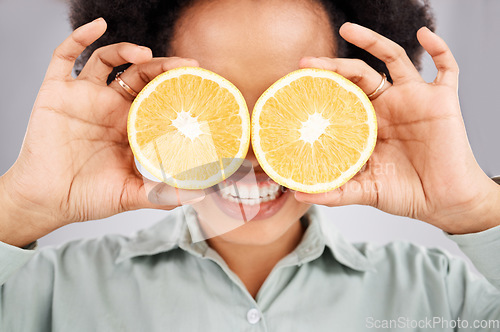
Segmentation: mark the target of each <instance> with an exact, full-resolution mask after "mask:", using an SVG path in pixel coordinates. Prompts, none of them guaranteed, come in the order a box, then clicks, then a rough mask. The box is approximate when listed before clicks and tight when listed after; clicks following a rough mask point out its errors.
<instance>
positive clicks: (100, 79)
mask: <svg viewBox="0 0 500 332" xmlns="http://www.w3.org/2000/svg"><path fill="white" fill-rule="evenodd" d="M152 57H153V52H151V49H149V48H147V47H143V46H138V45H135V44H131V43H125V42H124V43H118V44H113V45H108V46H104V47H101V48H99V49H97V50H96V51H95V52H94V53H93V54H92V56H91V57H90V58H89V60H88V61H87V64H86V65H85V67H83V69H82V71H81V73H80V75H78V79H81V80H90V81H92V82H95V83H100V84H103V85H106V81H107V79H108V76H109V74H110V73H111V72H112V71H113V69H114V68H115V67H118V66H121V65H123V64H126V63H133V64H141V63H145V62H147V61H150V60H151V58H152Z"/></svg>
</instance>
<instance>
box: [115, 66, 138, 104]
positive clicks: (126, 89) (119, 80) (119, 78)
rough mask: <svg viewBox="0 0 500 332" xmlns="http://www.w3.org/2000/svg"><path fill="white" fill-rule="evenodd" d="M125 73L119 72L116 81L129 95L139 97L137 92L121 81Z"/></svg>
mask: <svg viewBox="0 0 500 332" xmlns="http://www.w3.org/2000/svg"><path fill="white" fill-rule="evenodd" d="M123 73H124V71H121V72H118V73H116V76H115V81H116V82H118V84H120V86H121V87H122V88H123V90H125V91H126V92H127V93H128V94H129V95H131V96H132V97H134V98H135V97H137V92H135V91H134V89H132V88H131V87H130V86H129V85H128V84H127V83H125V82H124V81H123V80H122V79H121V77H120V76H121V74H123Z"/></svg>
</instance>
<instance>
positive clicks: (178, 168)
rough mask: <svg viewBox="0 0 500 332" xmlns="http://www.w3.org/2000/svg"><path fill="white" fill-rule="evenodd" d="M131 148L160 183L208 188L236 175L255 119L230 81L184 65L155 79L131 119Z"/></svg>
mask: <svg viewBox="0 0 500 332" xmlns="http://www.w3.org/2000/svg"><path fill="white" fill-rule="evenodd" d="M127 130H128V138H129V143H130V147H131V148H132V151H133V153H134V156H135V157H136V158H137V160H138V162H139V163H140V164H141V165H142V166H143V167H144V168H145V169H146V170H147V171H149V172H150V173H151V174H152V175H154V176H155V177H156V178H158V179H159V180H161V181H163V182H165V183H167V184H169V185H172V186H175V187H177V188H184V189H204V188H208V187H210V186H213V185H215V184H217V183H219V182H221V181H223V180H224V179H225V178H227V177H229V176H230V175H231V174H233V173H234V172H235V171H236V170H237V169H238V168H239V166H240V165H241V164H242V162H243V160H244V158H245V156H246V154H247V151H248V145H249V142H250V117H249V114H248V109H247V106H246V103H245V99H244V98H243V96H242V94H241V92H240V91H239V90H238V89H237V88H236V87H235V86H234V85H233V84H232V83H230V82H229V81H228V80H226V79H225V78H223V77H221V76H219V75H217V74H215V73H213V72H211V71H208V70H206V69H202V68H198V67H182V68H176V69H173V70H170V71H167V72H165V73H163V74H160V75H159V76H157V77H156V78H154V79H153V80H152V81H151V82H150V83H149V84H147V85H146V86H145V87H144V89H143V90H142V91H141V92H140V93H139V94H138V96H137V97H136V98H135V100H134V102H133V103H132V105H131V107H130V112H129V117H128V124H127Z"/></svg>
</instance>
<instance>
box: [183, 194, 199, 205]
mask: <svg viewBox="0 0 500 332" xmlns="http://www.w3.org/2000/svg"><path fill="white" fill-rule="evenodd" d="M204 199H205V195H203V196H201V197H197V198H193V199H191V200H188V201H182V202H181V203H182V204H183V205H186V204H188V205H189V204H194V203H198V202H201V201H202V200H204Z"/></svg>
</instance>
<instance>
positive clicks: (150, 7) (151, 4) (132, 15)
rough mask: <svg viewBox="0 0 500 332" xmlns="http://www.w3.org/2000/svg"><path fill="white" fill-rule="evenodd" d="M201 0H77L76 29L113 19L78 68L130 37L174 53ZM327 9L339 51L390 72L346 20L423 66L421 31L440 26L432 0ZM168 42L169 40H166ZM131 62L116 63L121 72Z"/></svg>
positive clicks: (346, 3)
mask: <svg viewBox="0 0 500 332" xmlns="http://www.w3.org/2000/svg"><path fill="white" fill-rule="evenodd" d="M195 1H201V0H184V1H183V0H147V1H140V2H137V1H130V0H71V5H70V21H71V25H72V26H73V28H74V29H76V28H77V27H79V26H81V25H83V24H85V23H87V22H90V21H92V20H94V19H96V18H98V17H103V18H104V19H105V20H106V21H107V23H108V29H107V31H106V33H105V34H104V35H103V36H102V37H101V38H100V39H99V40H97V41H96V42H95V43H93V44H92V45H90V46H89V47H88V48H87V49H86V50H85V51H84V52H83V54H82V55H81V56H80V58H79V59H78V61H77V63H76V65H75V72H76V73H77V74H79V72H80V71H81V68H83V66H84V65H85V63H86V62H87V60H88V58H89V57H90V55H91V54H92V52H93V51H94V50H96V49H97V48H99V47H101V46H104V45H109V44H114V43H118V42H124V41H126V42H130V43H135V44H139V45H143V46H147V47H149V48H151V49H152V51H153V54H154V56H155V57H161V56H169V54H167V53H168V45H169V44H170V41H171V37H172V35H173V30H174V26H175V24H176V22H177V20H178V19H179V17H180V16H181V15H182V13H183V11H184V10H185V9H187V8H188V7H189V6H190V5H192V4H193V3H194V2H195ZM315 1H317V2H319V3H320V4H321V5H322V6H323V8H324V9H325V10H326V12H327V14H328V16H329V18H330V24H331V26H332V28H333V30H334V31H333V33H334V35H335V36H336V41H337V45H336V46H337V47H336V49H337V52H338V54H337V55H338V57H344V58H357V59H361V60H364V61H365V62H367V63H368V64H369V65H370V66H371V67H373V68H374V69H375V70H377V71H379V72H385V73H386V75H387V76H388V77H389V78H390V76H389V72H388V70H387V68H386V66H385V64H384V63H383V62H382V61H380V60H378V59H377V58H375V57H373V56H372V55H371V54H369V53H367V52H366V51H364V50H362V49H360V48H358V47H356V46H354V45H352V44H349V43H347V42H346V41H345V40H343V39H342V38H341V37H340V35H339V28H340V26H341V25H342V24H343V23H344V22H353V23H358V24H361V25H363V26H366V27H368V28H370V29H372V30H374V31H376V32H378V33H380V34H382V35H383V36H386V37H387V38H389V39H391V40H393V41H394V42H396V43H398V44H399V45H401V46H402V47H403V48H404V49H405V50H406V53H407V54H408V56H409V57H410V59H411V61H412V62H413V64H414V65H415V66H416V67H417V69H420V58H421V54H422V51H423V49H422V47H421V46H420V44H419V43H418V40H417V37H416V32H417V30H418V29H419V28H421V27H423V26H427V27H428V28H429V29H431V30H434V18H433V15H432V11H431V9H430V6H429V3H428V0H356V1H352V0H315ZM166 45H167V46H166ZM127 66H128V65H124V66H121V67H119V68H115V70H114V71H113V73H111V74H110V76H109V78H108V82H109V81H111V80H112V78H113V77H114V75H115V74H116V72H118V71H120V70H124V69H125V68H126V67H127Z"/></svg>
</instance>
